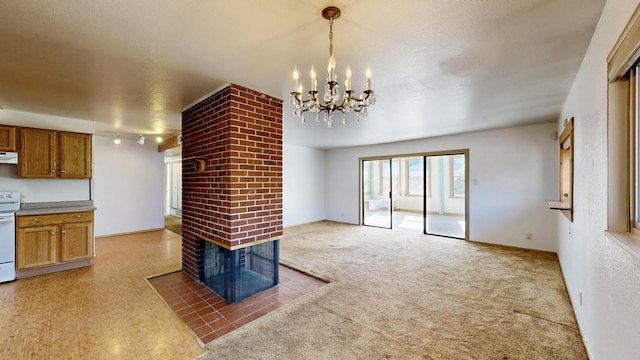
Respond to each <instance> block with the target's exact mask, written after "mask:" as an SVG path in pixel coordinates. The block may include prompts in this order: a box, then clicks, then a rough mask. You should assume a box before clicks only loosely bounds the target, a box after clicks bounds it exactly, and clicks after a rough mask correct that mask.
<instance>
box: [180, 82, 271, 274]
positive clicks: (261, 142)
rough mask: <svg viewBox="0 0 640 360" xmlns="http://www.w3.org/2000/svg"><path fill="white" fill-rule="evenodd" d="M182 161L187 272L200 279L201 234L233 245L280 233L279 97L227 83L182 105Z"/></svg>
mask: <svg viewBox="0 0 640 360" xmlns="http://www.w3.org/2000/svg"><path fill="white" fill-rule="evenodd" d="M194 157H197V158H203V159H205V160H206V165H207V167H206V169H205V170H204V171H201V172H198V171H196V167H195V164H194V161H193V160H189V158H194ZM182 158H183V162H182V268H183V271H184V272H185V273H187V274H188V275H190V276H192V277H193V278H196V279H198V278H199V270H198V263H197V258H198V256H199V254H198V252H199V251H200V249H198V238H199V237H205V238H208V239H211V240H213V241H215V242H218V243H220V244H224V245H225V246H227V247H231V248H232V247H235V246H238V245H242V244H246V243H251V242H255V241H260V240H265V239H270V238H273V237H278V236H281V235H282V100H279V99H276V98H273V97H270V96H267V95H265V94H262V93H259V92H257V91H253V90H250V89H247V88H244V87H242V86H238V85H235V84H231V85H230V86H229V87H227V88H225V89H223V90H221V91H219V92H218V93H216V94H214V95H212V96H210V97H209V98H207V99H205V100H203V101H202V102H200V103H198V104H196V105H194V106H192V107H191V108H189V109H187V110H185V111H184V112H183V113H182Z"/></svg>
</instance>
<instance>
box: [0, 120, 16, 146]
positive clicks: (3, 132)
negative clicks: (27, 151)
mask: <svg viewBox="0 0 640 360" xmlns="http://www.w3.org/2000/svg"><path fill="white" fill-rule="evenodd" d="M17 132H18V128H16V127H15V126H7V125H0V151H16V150H17V148H18V147H17V143H16V134H17Z"/></svg>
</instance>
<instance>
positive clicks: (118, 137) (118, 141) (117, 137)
mask: <svg viewBox="0 0 640 360" xmlns="http://www.w3.org/2000/svg"><path fill="white" fill-rule="evenodd" d="M121 142H122V140H120V134H118V136H116V138H115V139H114V140H113V143H114V144H116V145H120V143H121Z"/></svg>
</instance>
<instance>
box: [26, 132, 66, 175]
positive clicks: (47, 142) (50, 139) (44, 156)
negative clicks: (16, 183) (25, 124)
mask: <svg viewBox="0 0 640 360" xmlns="http://www.w3.org/2000/svg"><path fill="white" fill-rule="evenodd" d="M56 153H57V151H56V132H55V131H51V130H42V129H25V128H22V129H20V159H19V160H18V161H19V162H20V170H19V171H18V177H20V178H36V179H37V178H55V177H56V176H57V174H56V156H55V154H56Z"/></svg>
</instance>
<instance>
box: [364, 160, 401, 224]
mask: <svg viewBox="0 0 640 360" xmlns="http://www.w3.org/2000/svg"><path fill="white" fill-rule="evenodd" d="M397 173H398V169H396V166H395V165H394V162H393V161H392V159H390V158H386V159H377V160H363V161H362V223H363V224H364V225H367V226H375V227H382V228H387V229H391V227H392V223H393V222H392V219H393V202H392V189H393V183H394V177H395V176H397Z"/></svg>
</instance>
